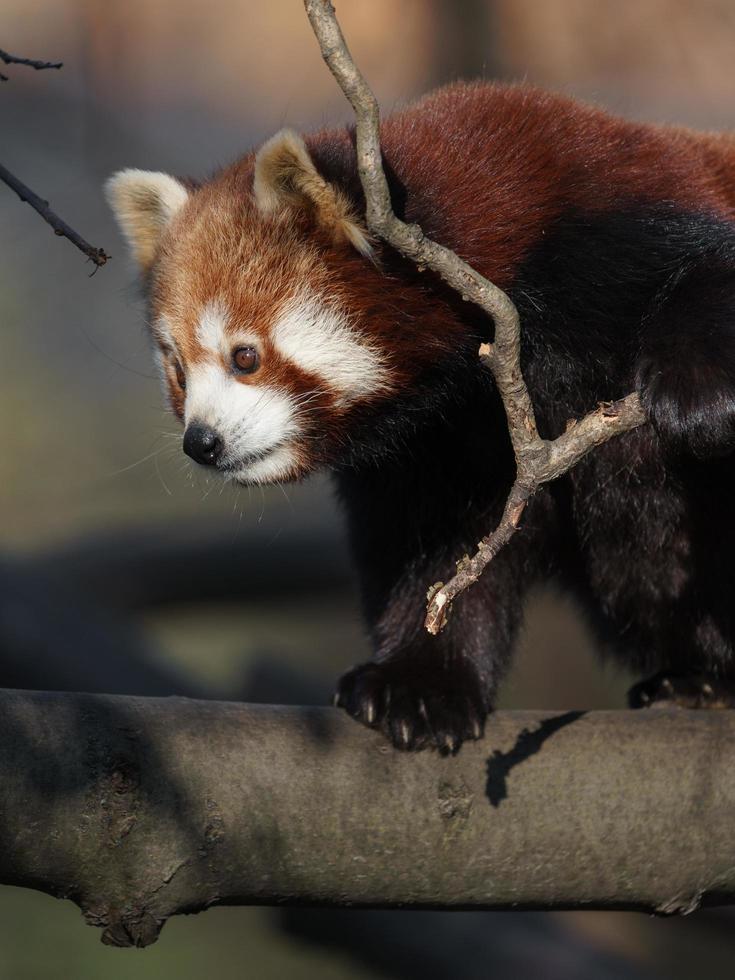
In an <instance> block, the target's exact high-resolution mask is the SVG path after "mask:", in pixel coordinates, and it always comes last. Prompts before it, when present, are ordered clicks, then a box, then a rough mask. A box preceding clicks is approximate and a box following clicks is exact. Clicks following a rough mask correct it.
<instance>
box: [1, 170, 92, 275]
mask: <svg viewBox="0 0 735 980" xmlns="http://www.w3.org/2000/svg"><path fill="white" fill-rule="evenodd" d="M0 180H2V181H3V183H5V184H7V185H8V187H9V188H10V189H11V190H13V191H15V193H16V194H17V195H18V197H19V198H20V199H21V201H23V202H24V203H26V204H30V206H31V207H32V208H33V210H34V211H37V212H38V214H40V215H41V217H42V218H43V220H44V221H45V222H46V224H48V225H51V227H52V228H53V230H54V234H55V235H59V237H61V238H67V239H68V240H69V241H70V242H71V243H72V245H75V246H76V247H77V248H78V249H79V251H80V252H84V254H85V255H86V256H87V258H88V259H90V260H91V261H92V262H94V264H95V266H96V268H95V269H94V270H93V273H94V272H96V271H97V269H99V267H100V266H103V265H104V264H105V262H107V260H108V259H109V258H110V256H109V255H108V254H107V252H105V250H104V249H103V248H95V246H94V245H90V244H89V242H88V241H86V240H85V239H84V238H82V236H81V235H80V234H79V232H78V231H74V229H73V228H72V227H71V225H68V224H67V223H66V222H65V221H64V220H63V219H62V218H60V217H59V216H58V214H56V213H55V212H54V211H52V210H51V208H50V207H49V203H48V201H44V200H43V199H42V198H40V197H39V196H38V194H36V193H34V191H32V190H31V189H30V187H26V185H25V184H24V183H23V182H22V181H21V180H19V179H18V178H17V177H16V176H15V175H14V174H11V172H10V171H9V170H7V169H6V168H5V167H3V166H2V164H0Z"/></svg>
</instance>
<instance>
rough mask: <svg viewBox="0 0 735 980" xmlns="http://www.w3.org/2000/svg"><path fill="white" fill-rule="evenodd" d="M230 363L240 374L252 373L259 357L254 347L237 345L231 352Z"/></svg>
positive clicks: (256, 367)
mask: <svg viewBox="0 0 735 980" xmlns="http://www.w3.org/2000/svg"><path fill="white" fill-rule="evenodd" d="M232 363H233V365H234V366H235V369H236V370H237V371H239V372H240V373H241V374H252V373H253V371H257V369H258V365H259V364H260V358H259V357H258V352H257V350H256V349H255V348H254V347H238V348H237V349H236V350H235V351H233V353H232Z"/></svg>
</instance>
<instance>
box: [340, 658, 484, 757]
mask: <svg viewBox="0 0 735 980" xmlns="http://www.w3.org/2000/svg"><path fill="white" fill-rule="evenodd" d="M336 704H338V705H339V706H340V707H343V708H344V709H345V710H346V711H347V713H348V714H350V715H351V716H352V717H353V718H355V719H356V720H357V721H360V722H362V723H363V724H364V725H367V726H368V727H370V728H377V729H380V730H381V731H382V732H383V733H384V734H385V735H386V737H387V738H388V739H389V740H390V741H391V743H392V744H393V745H394V746H395V748H397V749H400V750H402V751H411V750H418V749H422V748H425V747H426V746H429V745H432V746H434V747H435V748H436V749H437V750H438V751H439V752H440V753H441V754H442V755H455V754H456V753H457V752H458V751H459V749H460V748H461V746H462V743H463V742H465V741H468V740H472V739H477V738H481V737H482V734H483V729H484V724H485V717H486V714H487V711H486V709H485V707H484V704H483V700H482V695H481V692H480V689H479V683H478V680H477V676H476V674H475V672H474V669H473V668H472V667H471V665H465V666H464V668H463V666H462V665H455V669H453V670H447V669H445V668H444V667H442V668H441V669H440V670H437V671H436V673H435V675H434V676H432V673H431V671H430V670H429V669H427V667H426V664H425V663H422V664H419V665H415V664H408V665H407V664H406V663H404V662H401V661H392V660H389V661H385V662H382V663H368V664H363V665H361V666H359V667H355V668H354V669H353V670H351V671H349V672H348V673H347V674H345V675H344V677H342V678H341V680H340V682H339V688H338V694H337V698H336Z"/></svg>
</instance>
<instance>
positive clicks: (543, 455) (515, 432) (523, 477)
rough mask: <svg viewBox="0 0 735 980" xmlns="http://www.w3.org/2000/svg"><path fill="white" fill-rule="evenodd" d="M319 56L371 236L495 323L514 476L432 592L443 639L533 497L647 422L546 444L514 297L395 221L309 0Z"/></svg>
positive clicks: (330, 41) (350, 71) (494, 359)
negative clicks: (352, 133)
mask: <svg viewBox="0 0 735 980" xmlns="http://www.w3.org/2000/svg"><path fill="white" fill-rule="evenodd" d="M304 6H305V8H306V13H307V15H308V17H309V21H310V23H311V26H312V28H313V31H314V33H315V35H316V37H317V40H318V42H319V46H320V48H321V52H322V57H323V58H324V60H325V61H326V63H327V65H328V66H329V68H330V70H331V72H332V74H333V75H334V77H335V78H336V80H337V83H338V84H339V86H340V88H341V89H342V91H343V92H344V94H345V96H346V97H347V99H348V101H349V103H350V105H351V106H352V108H353V110H354V113H355V122H356V146H357V168H358V172H359V175H360V181H361V183H362V187H363V191H364V193H365V202H366V210H365V217H366V221H367V225H368V228H369V230H370V231H371V232H372V233H373V234H375V235H377V236H378V237H380V238H382V239H383V240H384V241H385V242H387V243H388V244H389V245H391V246H392V247H393V248H395V249H396V250H397V251H398V252H400V253H401V254H402V255H404V256H405V257H406V258H409V259H411V260H413V261H414V262H415V263H416V264H417V265H418V266H421V267H425V268H428V269H431V270H432V271H433V272H435V273H437V275H439V276H440V277H441V278H442V279H443V280H444V282H446V283H447V284H448V285H449V286H451V287H452V288H453V289H455V290H457V292H458V293H459V294H460V295H461V296H462V297H463V299H465V300H470V301H472V302H473V303H475V304H477V306H479V307H480V308H481V309H482V310H484V311H485V313H487V314H488V315H489V316H490V317H492V319H493V322H494V324H495V337H494V341H493V343H492V344H483V345H482V347H481V348H480V357H481V359H482V361H483V363H484V364H486V365H487V367H488V368H489V369H490V370H491V371H492V374H493V377H494V378H495V382H496V384H497V386H498V391H499V392H500V396H501V398H502V401H503V406H504V408H505V413H506V416H507V419H508V430H509V432H510V438H511V443H512V445H513V452H514V454H515V460H516V477H515V482H514V483H513V486H512V488H511V491H510V494H509V495H508V499H507V501H506V504H505V509H504V511H503V516H502V518H501V520H500V523H499V524H498V526H497V528H496V529H495V530H494V531H492V532H491V533H490V534H488V535H487V536H486V537H484V538H483V539H482V541H480V543H479V545H478V549H477V552H476V553H475V555H474V556H472V557H469V556H465V557H464V558H462V559H461V560H460V561H459V562H458V563H457V573H456V575H454V576H453V578H451V579H450V580H449V582H446V583H442V582H438V583H436V585H434V586H433V587H432V588H431V589H430V590H429V594H428V609H427V615H426V621H425V625H426V628H427V629H428V631H429V632H430V633H438V632H439V631H440V630H441V629H442V628H443V627H444V625H445V623H446V621H447V615H448V613H449V609H450V607H451V604H452V601H453V600H454V599H456V598H457V596H459V595H460V593H462V592H464V590H465V589H467V588H468V587H469V586H470V585H472V583H473V582H476V581H477V579H478V578H479V577H480V575H481V574H482V572H483V569H484V568H485V566H486V565H487V564H488V563H489V562H490V561H491V560H492V559H493V558H494V557H495V555H496V554H497V553H498V552H499V551H500V549H501V548H503V547H504V546H505V545H506V544H507V543H508V541H509V540H510V539H511V537H512V536H513V534H514V533H515V532H516V530H517V529H518V525H519V522H520V519H521V517H522V515H523V511H524V509H525V507H526V504H527V503H528V501H529V499H530V498H531V497H532V496H533V495H534V494H535V493H536V491H537V490H538V489H539V487H541V486H542V485H543V484H544V483H548V482H549V481H550V480H554V479H556V477H558V476H561V475H562V474H563V473H566V472H567V471H568V470H570V469H571V468H572V467H573V466H575V465H576V464H577V463H578V462H579V460H580V459H582V457H583V456H585V455H586V454H587V453H588V452H590V450H592V449H594V448H595V447H596V446H599V445H601V444H602V443H604V442H607V440H608V439H611V438H612V437H613V436H616V435H620V434H622V433H624V432H627V431H629V430H630V429H633V428H635V427H636V426H639V425H641V424H642V423H643V422H644V421H645V415H644V412H643V409H642V407H641V404H640V401H639V399H638V395H637V394H635V393H633V394H630V395H628V396H627V397H625V398H623V399H620V400H619V401H616V402H612V403H608V404H602V405H600V406H598V408H597V409H595V411H593V412H591V413H590V414H589V415H586V416H585V417H584V418H583V419H581V420H580V421H578V422H576V423H574V424H572V425H571V426H570V427H569V428H568V429H567V431H566V432H564V433H563V434H562V435H560V436H559V437H558V438H556V439H542V438H541V437H540V436H539V434H538V429H537V427H536V418H535V415H534V410H533V403H532V401H531V396H530V394H529V392H528V388H527V387H526V383H525V381H524V379H523V374H522V372H521V365H520V329H521V328H520V321H519V317H518V311H517V309H516V307H515V305H514V304H513V302H512V301H511V299H510V297H509V296H508V295H507V294H506V293H505V292H503V290H502V289H499V288H498V287H497V286H495V285H494V284H493V283H492V282H490V281H489V280H488V279H485V278H484V276H481V275H480V274H479V273H478V272H476V271H475V270H474V269H473V268H472V267H471V266H469V265H467V263H466V262H463V261H462V260H461V259H460V258H459V256H457V255H456V254H455V253H454V252H452V251H451V250H450V249H448V248H444V247H443V246H442V245H439V244H438V243H437V242H434V241H432V240H431V239H429V238H427V237H426V236H425V235H424V234H423V232H422V230H421V228H419V226H418V225H415V224H410V225H409V224H406V223H405V222H403V221H401V220H400V219H399V218H397V217H396V215H395V214H394V213H393V208H392V206H391V200H390V193H389V190H388V183H387V180H386V178H385V173H384V171H383V164H382V158H381V150H380V112H379V109H378V103H377V101H376V99H375V96H374V95H373V93H372V91H371V90H370V87H369V86H368V84H367V82H366V81H365V79H364V78H363V76H362V74H361V73H360V71H359V70H358V68H357V66H356V65H355V63H354V61H353V59H352V56H351V54H350V52H349V50H348V48H347V44H346V42H345V39H344V37H343V35H342V31H341V30H340V27H339V24H338V22H337V18H336V15H335V12H334V8H333V7H332V5H331V3H330V2H329V0H304Z"/></svg>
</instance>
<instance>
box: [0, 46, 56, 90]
mask: <svg viewBox="0 0 735 980" xmlns="http://www.w3.org/2000/svg"><path fill="white" fill-rule="evenodd" d="M0 61H2V62H3V63H4V64H6V65H25V66H26V67H27V68H33V69H35V70H36V71H44V70H45V69H47V68H63V67H64V62H63V61H37V60H36V59H35V58H19V57H18V56H17V55H14V54H10V53H9V52H7V51H3V49H2V48H0ZM7 80H8V76H7V75H3V74H0V82H7Z"/></svg>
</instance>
